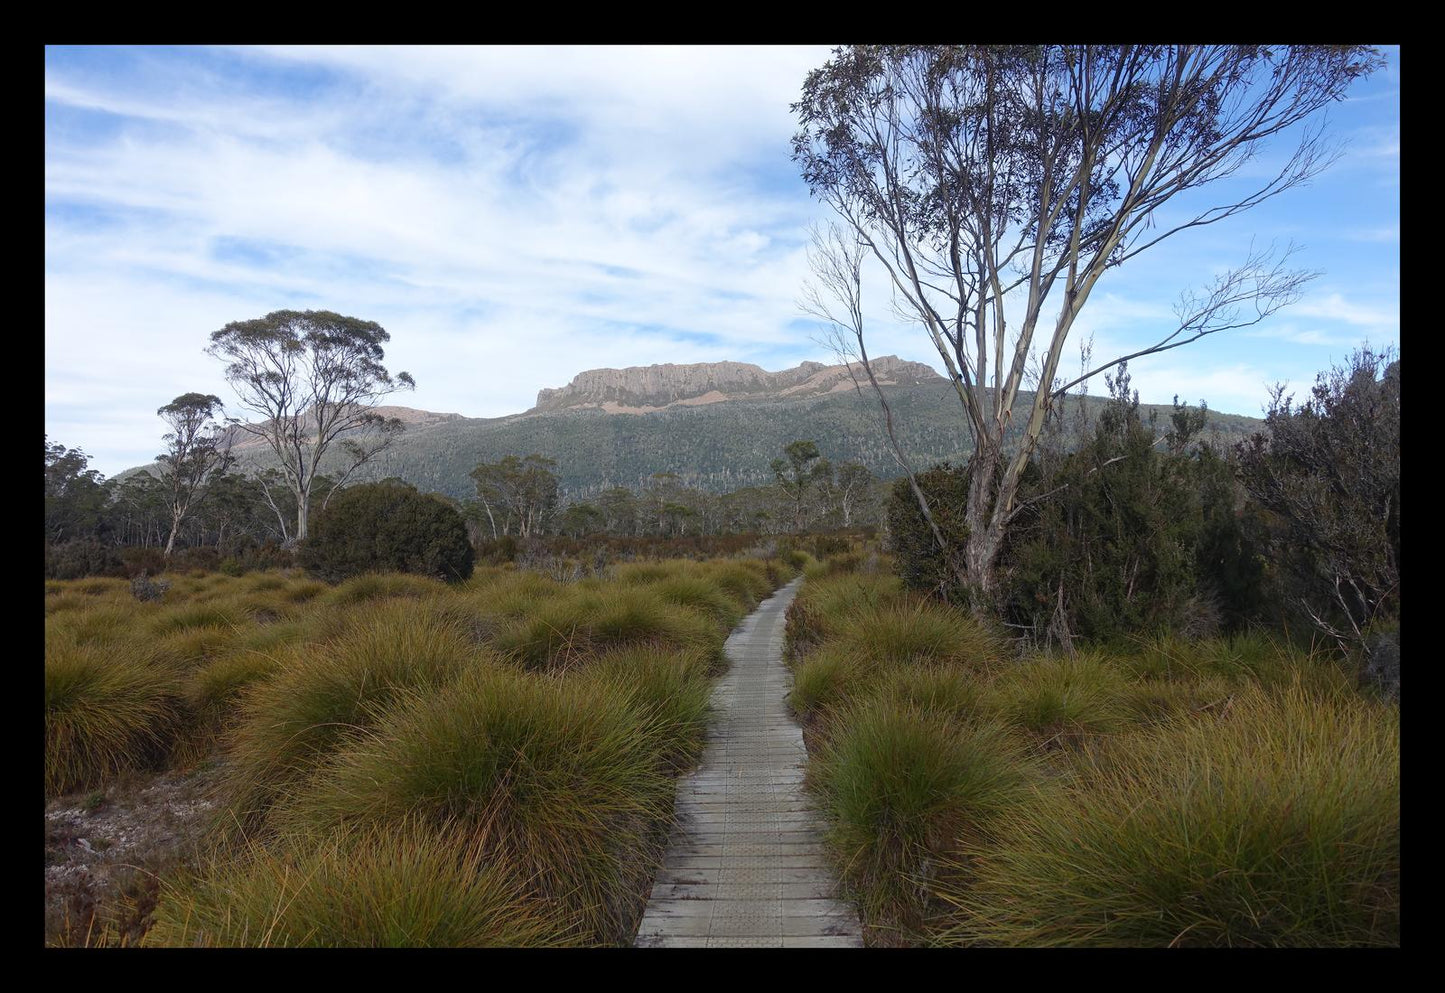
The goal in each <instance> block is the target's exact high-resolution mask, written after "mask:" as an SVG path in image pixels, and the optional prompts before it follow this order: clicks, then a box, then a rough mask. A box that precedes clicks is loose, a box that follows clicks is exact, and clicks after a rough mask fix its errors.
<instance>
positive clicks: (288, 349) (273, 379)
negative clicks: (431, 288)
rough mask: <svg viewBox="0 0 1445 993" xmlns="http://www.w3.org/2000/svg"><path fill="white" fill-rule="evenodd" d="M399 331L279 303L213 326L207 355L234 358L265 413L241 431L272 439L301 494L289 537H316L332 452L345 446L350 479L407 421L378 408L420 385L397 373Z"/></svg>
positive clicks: (341, 479)
mask: <svg viewBox="0 0 1445 993" xmlns="http://www.w3.org/2000/svg"><path fill="white" fill-rule="evenodd" d="M390 340H391V335H389V334H388V333H387V332H386V330H385V329H383V328H382V326H381V325H380V324H377V323H375V322H374V321H362V320H358V319H357V318H355V317H343V316H342V315H340V314H335V313H332V312H331V311H328V310H308V311H304V312H302V311H295V310H277V311H273V312H272V313H270V314H267V315H266V316H265V317H262V318H259V319H257V320H253V321H236V322H233V323H231V324H227V325H226V326H225V327H224V328H222V329H221V330H219V331H216V332H214V333H213V334H212V335H211V345H210V347H209V348H207V349H206V352H207V354H209V355H211V356H213V357H215V358H218V359H220V360H221V361H223V362H225V363H226V380H227V382H229V383H230V384H231V386H232V388H233V389H235V391H236V394H237V396H238V397H239V398H240V401H241V405H242V406H243V407H245V408H246V409H248V410H251V411H253V412H254V413H256V414H258V415H259V416H260V417H261V418H262V420H261V421H260V422H259V423H254V424H239V425H238V426H239V428H240V430H242V431H245V432H247V433H249V434H253V435H255V436H257V437H259V438H261V439H262V440H264V441H265V442H266V444H267V446H268V447H269V448H270V450H271V453H272V454H273V455H274V456H275V457H276V460H277V467H278V468H279V471H280V477H281V481H282V482H284V484H285V487H286V489H287V490H289V492H290V494H291V495H292V496H293V497H294V498H295V500H296V530H295V532H294V533H293V534H292V535H290V536H289V538H288V539H287V543H288V544H292V543H295V542H298V541H303V540H305V538H306V530H307V519H308V517H309V514H310V509H311V495H312V489H313V487H314V485H315V482H316V476H317V473H318V472H319V471H320V468H321V460H322V457H323V456H325V455H326V454H327V453H328V452H338V453H344V463H345V464H344V465H343V468H342V471H341V473H340V475H339V476H338V477H337V479H336V486H340V485H341V484H343V483H345V482H346V480H347V479H348V478H349V477H350V476H351V475H352V474H353V473H355V472H356V470H357V469H359V468H360V467H361V466H362V465H364V464H366V463H367V462H369V461H371V460H372V459H373V458H375V457H376V456H377V455H379V454H380V453H381V452H382V451H383V450H384V449H385V448H386V447H387V446H389V445H390V444H391V442H392V441H393V440H394V439H395V437H396V433H397V432H398V431H400V430H401V428H402V424H401V421H400V420H398V419H396V418H385V417H382V416H381V415H380V414H377V413H376V411H375V407H376V406H377V405H378V404H379V403H380V402H381V400H382V398H384V397H386V396H388V395H390V394H391V393H394V392H396V391H397V390H402V389H415V388H416V382H415V381H414V380H413V379H412V377H411V375H410V374H409V373H405V372H402V373H398V374H397V375H396V376H395V377H394V378H393V377H392V375H391V374H390V373H389V372H387V371H386V368H385V366H383V365H382V360H383V359H384V358H385V353H384V351H383V349H382V345H383V344H384V343H386V342H388V341H390ZM334 490H335V487H333V488H332V490H330V491H328V494H327V495H328V498H329V496H330V493H331V492H334Z"/></svg>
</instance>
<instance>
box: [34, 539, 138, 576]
mask: <svg viewBox="0 0 1445 993" xmlns="http://www.w3.org/2000/svg"><path fill="white" fill-rule="evenodd" d="M125 574H126V570H125V562H124V561H123V560H122V558H121V553H120V551H119V550H118V549H116V548H115V547H114V546H113V545H106V544H102V543H101V542H99V541H96V540H95V539H94V538H75V539H73V540H71V541H62V542H60V543H59V544H56V545H46V546H45V578H46V579H82V578H84V577H85V576H124V575H125Z"/></svg>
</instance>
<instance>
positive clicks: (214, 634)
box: [153, 625, 240, 668]
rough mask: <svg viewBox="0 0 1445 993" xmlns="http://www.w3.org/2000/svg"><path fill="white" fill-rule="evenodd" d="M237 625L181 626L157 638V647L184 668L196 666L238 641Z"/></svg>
mask: <svg viewBox="0 0 1445 993" xmlns="http://www.w3.org/2000/svg"><path fill="white" fill-rule="evenodd" d="M239 633H240V632H239V630H238V628H236V627H231V626H228V625H206V626H205V627H189V628H181V629H179V630H176V631H173V632H172V633H170V634H167V635H165V636H164V637H160V638H155V639H154V640H153V643H154V645H155V647H156V649H157V650H158V651H160V652H162V653H164V654H165V655H167V656H169V657H170V658H172V659H173V660H174V661H175V662H176V664H177V665H178V666H180V667H182V668H191V667H194V666H196V665H198V664H200V663H202V662H204V661H206V660H207V659H212V658H215V657H216V656H218V655H220V654H222V653H223V652H225V651H226V650H227V649H229V648H230V647H231V645H232V644H233V643H234V642H235V641H236V638H237V636H238V635H239Z"/></svg>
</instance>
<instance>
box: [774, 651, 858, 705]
mask: <svg viewBox="0 0 1445 993" xmlns="http://www.w3.org/2000/svg"><path fill="white" fill-rule="evenodd" d="M866 670H867V666H866V664H865V663H864V661H863V660H862V659H860V658H859V657H858V656H857V654H856V653H855V652H853V651H852V650H851V649H849V648H847V647H845V646H840V645H834V644H828V645H824V646H823V647H822V648H819V649H818V650H817V651H815V652H811V653H810V654H809V655H808V656H807V657H806V658H804V659H803V660H802V661H801V662H798V663H797V664H796V665H795V666H794V667H793V689H792V691H791V692H789V694H788V707H789V708H790V709H791V710H792V711H793V713H794V714H796V715H798V717H800V718H802V719H803V720H804V721H809V722H811V721H814V720H818V719H820V718H823V717H824V716H825V715H826V714H827V713H828V712H829V711H830V710H832V709H834V708H836V707H838V706H839V705H841V704H842V703H844V702H845V701H846V700H848V699H850V697H851V696H852V695H853V694H857V693H860V692H863V691H865V690H866V689H867V685H866V683H865V679H866V677H865V675H864V673H865V672H866Z"/></svg>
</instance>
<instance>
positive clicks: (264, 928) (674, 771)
mask: <svg viewBox="0 0 1445 993" xmlns="http://www.w3.org/2000/svg"><path fill="white" fill-rule="evenodd" d="M353 489H359V487H358V488H353ZM347 492H350V490H347V491H343V492H342V493H341V494H339V495H338V497H337V500H336V501H333V503H332V506H331V507H330V508H328V510H327V511H326V512H324V513H322V514H320V515H318V516H317V519H316V529H315V530H314V531H313V534H312V538H313V539H314V538H315V537H316V536H317V534H318V533H320V531H321V528H322V526H323V522H324V521H325V520H326V518H327V516H328V515H329V514H330V513H332V512H333V511H336V510H337V509H338V507H339V506H344V504H343V503H342V502H341V501H342V498H343V497H344V496H345V495H346V493H347ZM797 558H798V559H800V560H802V561H812V559H811V557H810V556H806V555H802V554H799V555H798V556H797ZM792 573H793V567H792V566H790V565H788V564H786V563H785V562H783V561H782V560H779V559H774V560H770V561H762V560H757V559H745V558H744V559H738V558H719V559H706V560H656V561H646V562H644V561H639V562H633V563H629V564H622V565H615V566H608V567H606V568H605V569H604V570H603V571H602V573H601V574H590V575H579V576H577V578H575V579H571V580H559V579H554V578H551V577H549V576H547V575H544V574H542V573H540V572H535V571H530V572H529V571H524V570H519V569H516V568H515V567H496V566H483V567H481V568H478V569H477V570H475V571H474V572H473V574H472V575H471V577H470V578H469V579H466V580H464V581H459V582H453V583H443V582H440V581H438V580H436V579H432V578H429V577H425V576H418V575H409V574H404V573H383V574H366V575H360V576H356V577H354V578H352V579H350V580H347V581H346V582H344V583H341V584H340V585H337V586H334V587H328V586H326V585H325V584H323V583H320V582H317V581H316V580H313V579H309V578H307V577H306V576H304V575H302V574H300V573H298V572H295V571H269V572H259V573H251V574H249V575H244V576H231V575H227V574H225V573H216V572H209V573H198V574H193V575H185V574H177V573H171V574H170V581H171V583H172V585H171V588H170V589H169V590H167V591H166V593H165V594H164V596H163V597H162V598H161V599H159V600H154V601H147V602H138V601H136V600H135V599H134V598H133V597H132V596H131V593H130V590H129V585H128V584H127V583H126V582H125V580H123V579H87V580H71V581H52V582H50V583H47V593H46V607H47V614H46V617H47V619H46V757H47V758H46V762H47V766H46V795H47V798H50V797H55V796H57V795H58V794H63V793H69V794H71V795H72V796H76V795H75V794H74V793H73V791H75V790H83V791H105V790H110V789H114V788H116V787H117V786H118V785H119V784H122V783H124V781H125V779H124V777H125V776H127V775H133V774H135V773H137V772H140V771H160V770H167V771H168V772H170V773H177V774H179V773H182V772H185V771H187V770H194V769H198V768H201V767H214V772H213V773H211V774H210V775H212V777H213V779H214V782H215V790H216V793H215V796H216V799H217V801H218V802H219V806H218V807H217V808H216V816H215V823H214V825H213V826H212V828H211V829H210V832H209V834H208V835H207V836H206V838H205V839H204V846H203V848H202V850H201V852H200V853H199V854H198V855H197V856H195V857H190V858H188V859H187V860H186V861H185V862H184V863H183V864H179V865H177V864H172V865H169V866H168V867H164V868H163V869H161V870H157V871H159V872H160V878H161V880H162V883H161V885H160V887H159V890H158V891H156V892H155V893H154V895H153V896H151V897H148V898H147V900H149V901H151V902H153V903H154V907H153V909H152V910H144V909H142V908H131V909H130V910H128V911H126V912H124V913H123V912H122V910H123V907H122V906H121V904H118V903H115V902H114V901H121V903H124V901H126V900H129V899H131V898H130V897H128V896H126V895H125V894H124V893H119V894H113V895H111V896H106V895H105V894H100V895H97V896H96V897H95V900H96V901H98V905H93V906H90V908H89V909H88V910H84V908H83V907H82V910H84V913H85V914H94V915H95V916H94V921H93V922H92V923H91V924H89V925H86V924H85V920H86V919H88V918H85V919H82V920H81V921H79V923H77V922H75V921H72V922H71V927H72V929H73V931H72V932H71V934H72V937H71V938H70V939H68V940H73V941H82V940H83V941H85V942H87V943H90V944H107V943H116V942H127V943H135V942H137V941H139V942H140V943H143V944H165V945H246V946H296V945H326V946H343V945H388V944H393V945H458V944H465V945H469V946H487V945H557V944H564V945H599V944H601V945H615V944H625V943H627V942H628V941H629V940H630V937H631V934H632V933H633V932H634V931H635V929H636V926H637V923H638V920H639V918H640V915H641V912H642V909H643V906H644V905H645V902H646V897H647V893H648V889H649V886H650V883H651V879H652V875H653V873H654V871H655V868H656V865H657V863H658V860H659V859H660V858H661V854H662V851H663V845H664V844H665V841H666V838H667V833H668V830H669V828H670V824H671V817H672V796H673V793H674V784H673V777H675V776H676V775H678V774H680V773H681V772H682V771H684V770H686V769H687V768H689V767H690V765H691V763H692V762H694V761H695V760H696V757H697V756H698V755H699V754H700V753H701V749H702V744H703V740H704V735H705V731H706V726H707V721H708V699H709V697H710V694H711V688H712V687H711V684H712V679H713V677H714V676H715V675H716V674H717V673H718V672H719V668H720V664H721V658H722V654H721V646H722V642H723V640H724V637H725V636H726V634H727V633H728V631H729V629H730V628H731V626H732V625H733V624H734V623H735V621H736V619H737V618H739V617H741V616H743V614H745V613H746V612H747V611H749V610H751V609H752V607H753V606H755V605H756V603H757V602H758V601H759V599H760V598H761V597H762V596H765V595H766V594H767V593H768V592H770V591H771V590H772V589H774V588H775V587H776V585H778V584H779V583H780V582H782V581H784V580H785V579H786V578H787V577H788V576H790V575H792ZM539 619H541V620H540V622H539ZM554 629H556V630H559V631H561V632H562V633H563V634H564V635H565V636H564V637H562V638H560V639H554V638H553V637H552V632H553V630H554ZM66 802H67V803H69V802H71V801H70V800H67V801H66ZM73 802H74V804H75V805H80V804H81V803H82V801H81V799H80V798H79V797H78V796H76V798H75V799H74V801H73ZM108 900H109V901H112V902H111V903H109V904H107V901H108ZM147 905H149V904H147ZM83 916H84V915H82V917H83ZM119 921H125V922H126V923H125V925H124V928H122V925H121V924H120V923H117V922H119ZM147 928H149V930H147ZM87 930H88V931H89V934H88V936H87ZM47 940H60V937H59V936H57V935H53V934H52V935H48V937H47Z"/></svg>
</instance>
